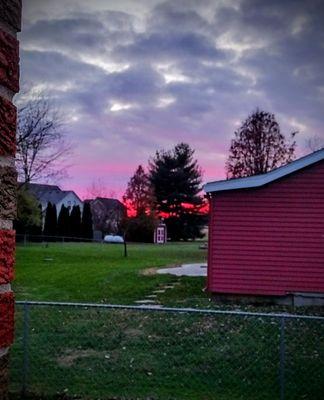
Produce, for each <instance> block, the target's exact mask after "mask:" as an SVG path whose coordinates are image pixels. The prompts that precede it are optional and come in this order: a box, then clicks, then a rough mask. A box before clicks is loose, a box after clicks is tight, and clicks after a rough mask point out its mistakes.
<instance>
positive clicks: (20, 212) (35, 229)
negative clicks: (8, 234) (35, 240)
mask: <svg viewBox="0 0 324 400" xmlns="http://www.w3.org/2000/svg"><path fill="white" fill-rule="evenodd" d="M14 228H15V230H16V232H17V233H20V234H21V233H29V234H32V235H40V234H41V231H42V214H41V209H40V208H39V204H38V201H37V199H36V198H35V197H34V196H33V195H32V193H31V192H30V191H29V190H28V188H27V187H26V186H25V185H24V186H21V187H19V188H18V190H17V218H16V220H15V222H14Z"/></svg>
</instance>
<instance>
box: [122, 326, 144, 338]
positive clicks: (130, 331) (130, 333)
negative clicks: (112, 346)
mask: <svg viewBox="0 0 324 400" xmlns="http://www.w3.org/2000/svg"><path fill="white" fill-rule="evenodd" d="M125 335H126V336H128V337H130V338H135V337H140V336H143V331H141V330H140V329H135V328H129V329H126V330H125Z"/></svg>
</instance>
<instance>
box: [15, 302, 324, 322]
mask: <svg viewBox="0 0 324 400" xmlns="http://www.w3.org/2000/svg"><path fill="white" fill-rule="evenodd" d="M16 304H19V305H24V306H50V307H55V306H56V307H76V308H77V307H85V308H102V309H107V308H108V309H122V310H137V311H154V312H173V313H189V314H222V315H237V316H241V317H266V318H287V319H310V320H318V321H323V322H324V317H321V316H316V315H298V314H289V313H265V312H250V311H231V310H209V309H202V308H177V307H156V306H147V305H143V306H133V305H123V304H100V303H74V302H60V301H16Z"/></svg>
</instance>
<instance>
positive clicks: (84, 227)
mask: <svg viewBox="0 0 324 400" xmlns="http://www.w3.org/2000/svg"><path fill="white" fill-rule="evenodd" d="M92 225H93V223H92V213H91V207H90V203H89V202H85V203H84V206H83V212H82V220H81V233H82V237H83V238H86V239H92V238H93V226H92Z"/></svg>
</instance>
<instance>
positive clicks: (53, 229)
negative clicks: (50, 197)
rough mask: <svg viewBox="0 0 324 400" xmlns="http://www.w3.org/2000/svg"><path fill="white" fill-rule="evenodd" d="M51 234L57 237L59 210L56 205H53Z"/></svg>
mask: <svg viewBox="0 0 324 400" xmlns="http://www.w3.org/2000/svg"><path fill="white" fill-rule="evenodd" d="M51 234H52V236H56V235H57V209H56V205H55V204H53V205H52V216H51ZM54 240H55V239H54Z"/></svg>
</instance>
